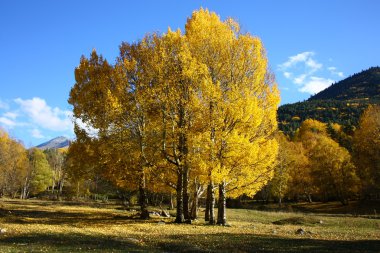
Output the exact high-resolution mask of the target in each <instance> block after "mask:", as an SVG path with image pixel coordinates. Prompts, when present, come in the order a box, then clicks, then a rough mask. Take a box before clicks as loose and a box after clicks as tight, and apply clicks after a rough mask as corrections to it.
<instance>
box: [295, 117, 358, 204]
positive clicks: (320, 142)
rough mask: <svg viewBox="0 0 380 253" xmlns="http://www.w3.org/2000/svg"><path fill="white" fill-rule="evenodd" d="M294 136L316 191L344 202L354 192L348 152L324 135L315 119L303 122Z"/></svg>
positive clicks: (353, 176) (322, 196) (352, 169)
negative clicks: (308, 166) (308, 168)
mask: <svg viewBox="0 0 380 253" xmlns="http://www.w3.org/2000/svg"><path fill="white" fill-rule="evenodd" d="M297 139H298V140H300V141H301V142H302V144H303V145H304V147H305V148H306V150H307V155H308V157H309V159H310V166H311V176H312V182H313V185H314V186H315V187H316V193H317V194H319V196H320V197H321V198H323V199H325V200H328V199H329V198H331V197H334V198H337V199H338V200H339V201H341V202H342V204H343V205H346V204H348V199H349V198H350V196H352V194H354V193H356V192H357V176H356V174H355V170H354V168H355V167H354V166H353V164H352V162H351V156H350V154H349V153H348V151H347V150H346V149H345V148H343V147H340V146H339V144H338V143H337V142H335V141H334V140H332V139H331V138H330V137H329V136H328V134H327V127H326V125H325V124H324V123H321V122H319V121H316V120H306V121H304V122H303V123H302V124H301V127H300V129H299V131H298V135H297Z"/></svg>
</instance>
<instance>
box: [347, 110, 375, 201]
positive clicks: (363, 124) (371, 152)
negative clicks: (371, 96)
mask: <svg viewBox="0 0 380 253" xmlns="http://www.w3.org/2000/svg"><path fill="white" fill-rule="evenodd" d="M353 139H354V140H353V143H354V145H353V149H354V152H353V156H354V161H355V165H356V167H357V170H356V171H357V174H358V176H359V178H360V183H361V191H362V194H363V195H364V196H366V197H371V196H373V197H377V198H379V193H380V106H379V105H370V106H368V108H367V109H366V110H365V111H364V112H363V114H362V116H361V117H360V123H359V128H358V129H357V130H356V131H355V133H354V138H353Z"/></svg>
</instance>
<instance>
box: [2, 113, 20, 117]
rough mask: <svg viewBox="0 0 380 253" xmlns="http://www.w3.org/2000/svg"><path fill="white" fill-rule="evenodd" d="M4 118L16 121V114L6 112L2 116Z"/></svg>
mask: <svg viewBox="0 0 380 253" xmlns="http://www.w3.org/2000/svg"><path fill="white" fill-rule="evenodd" d="M3 116H4V117H7V118H10V119H16V118H17V116H18V114H17V113H15V112H6V113H4V114H3Z"/></svg>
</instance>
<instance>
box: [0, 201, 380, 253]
mask: <svg viewBox="0 0 380 253" xmlns="http://www.w3.org/2000/svg"><path fill="white" fill-rule="evenodd" d="M0 203H2V204H0V207H1V210H0V228H5V229H7V232H6V233H4V234H0V252H305V251H308V252H342V253H343V252H361V253H362V252H379V249H380V220H379V219H370V218H367V217H353V216H343V215H340V216H332V215H328V214H318V215H315V214H310V213H309V214H306V213H305V214H304V213H289V212H265V211H258V210H247V209H228V211H227V214H228V218H229V223H230V224H231V227H220V226H209V225H206V224H205V223H204V221H203V219H202V217H201V218H200V219H199V220H198V221H195V222H194V223H193V224H191V225H189V224H186V225H185V224H184V225H178V224H174V223H172V222H173V218H166V219H163V218H159V217H157V218H152V219H150V220H148V221H141V220H138V219H135V218H134V217H135V214H136V212H133V211H125V210H122V208H121V207H120V206H118V205H115V204H100V203H95V204H94V203H93V204H76V205H73V204H72V203H60V202H51V201H30V200H29V201H17V200H3V201H1V202H0ZM202 211H203V210H202V209H201V212H200V214H201V215H202V214H203V212H202ZM279 220H281V221H282V222H280V223H281V224H282V225H276V224H273V222H275V221H279ZM159 221H164V222H165V223H164V224H162V222H159ZM315 221H317V222H315ZM320 221H322V223H320ZM299 228H302V229H304V230H305V231H306V232H307V233H305V234H304V235H297V234H296V233H295V232H296V231H297V229H299Z"/></svg>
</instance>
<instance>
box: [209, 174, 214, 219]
mask: <svg viewBox="0 0 380 253" xmlns="http://www.w3.org/2000/svg"><path fill="white" fill-rule="evenodd" d="M210 189H211V191H210V216H209V223H210V224H211V225H214V224H215V210H214V206H215V191H214V183H213V182H211V183H210Z"/></svg>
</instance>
